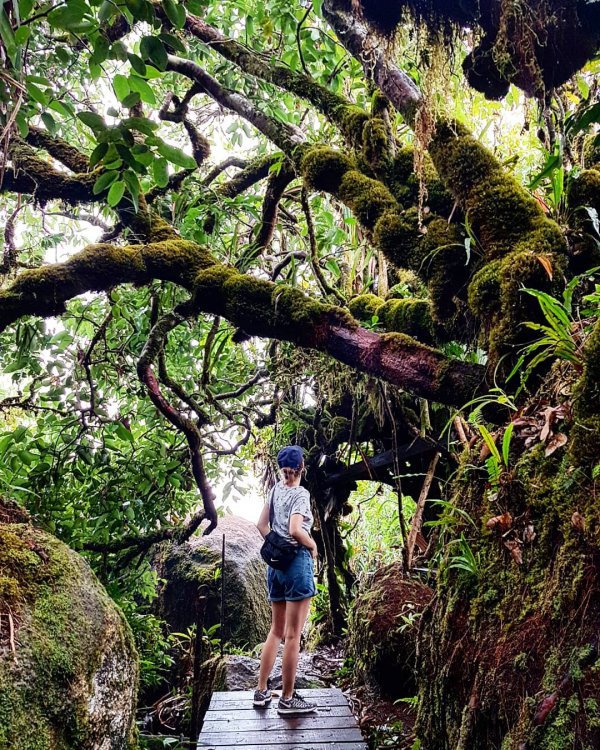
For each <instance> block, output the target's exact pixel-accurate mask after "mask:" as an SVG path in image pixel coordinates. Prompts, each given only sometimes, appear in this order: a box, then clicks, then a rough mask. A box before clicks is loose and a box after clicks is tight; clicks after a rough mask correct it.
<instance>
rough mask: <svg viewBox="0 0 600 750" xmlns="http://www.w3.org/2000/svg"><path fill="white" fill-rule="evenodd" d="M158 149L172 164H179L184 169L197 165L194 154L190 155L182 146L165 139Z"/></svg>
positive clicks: (193, 167)
mask: <svg viewBox="0 0 600 750" xmlns="http://www.w3.org/2000/svg"><path fill="white" fill-rule="evenodd" d="M156 150H157V151H158V153H159V154H160V155H161V156H164V157H165V159H168V160H169V161H170V162H171V164H177V166H178V167H183V168H184V169H195V168H196V166H197V165H196V160H195V159H194V157H193V156H188V155H187V154H186V153H184V152H183V151H182V150H181V149H180V148H177V147H176V146H171V145H170V144H168V143H165V142H164V141H161V142H160V143H159V144H158V146H157V149H156Z"/></svg>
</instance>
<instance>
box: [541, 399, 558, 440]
mask: <svg viewBox="0 0 600 750" xmlns="http://www.w3.org/2000/svg"><path fill="white" fill-rule="evenodd" d="M555 416H556V410H555V409H553V408H552V407H551V406H549V407H548V408H547V409H544V426H543V427H542V431H541V432H540V440H541V441H542V443H545V442H546V440H547V439H548V437H549V435H550V433H551V432H552V424H553V423H554V418H555Z"/></svg>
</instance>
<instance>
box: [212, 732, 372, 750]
mask: <svg viewBox="0 0 600 750" xmlns="http://www.w3.org/2000/svg"><path fill="white" fill-rule="evenodd" d="M328 742H329V743H331V742H334V743H335V742H336V743H344V742H362V735H361V733H360V729H359V728H358V727H353V728H352V729H297V730H286V729H280V730H278V731H274V732H262V731H251V732H223V734H220V733H218V732H204V731H202V732H201V734H200V739H199V740H198V747H199V748H210V747H227V746H229V747H237V748H247V747H248V746H249V745H258V746H260V747H268V748H269V749H270V750H275V748H271V746H272V745H277V746H278V748H279V746H280V745H282V744H284V745H285V744H288V745H289V744H291V745H292V746H293V747H296V748H298V747H300V746H301V745H302V744H303V743H305V744H307V745H308V747H309V748H311V749H312V748H314V747H315V746H316V745H319V744H324V745H326V744H327V743H328Z"/></svg>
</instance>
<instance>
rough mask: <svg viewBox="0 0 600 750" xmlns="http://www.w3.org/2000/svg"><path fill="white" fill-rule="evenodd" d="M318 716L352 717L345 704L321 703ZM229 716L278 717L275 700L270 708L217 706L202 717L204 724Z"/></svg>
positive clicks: (247, 705) (245, 703) (246, 704)
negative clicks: (328, 704)
mask: <svg viewBox="0 0 600 750" xmlns="http://www.w3.org/2000/svg"><path fill="white" fill-rule="evenodd" d="M318 713H319V714H327V716H352V711H350V707H349V706H348V704H347V703H346V702H344V705H343V706H324V705H323V704H322V703H320V704H319V710H318ZM229 716H231V717H233V716H239V717H240V718H242V719H243V718H247V719H250V718H254V717H258V716H271V717H272V716H279V714H278V713H277V700H273V701H271V705H270V706H265V707H264V708H263V707H262V706H259V707H257V706H253V705H252V704H251V703H247V702H244V703H239V704H237V703H228V704H227V706H219V707H218V708H216V709H213V708H211V709H209V710H208V711H207V712H206V715H205V717H204V723H205V724H206V722H207V721H217V720H219V719H223V718H228V717H229Z"/></svg>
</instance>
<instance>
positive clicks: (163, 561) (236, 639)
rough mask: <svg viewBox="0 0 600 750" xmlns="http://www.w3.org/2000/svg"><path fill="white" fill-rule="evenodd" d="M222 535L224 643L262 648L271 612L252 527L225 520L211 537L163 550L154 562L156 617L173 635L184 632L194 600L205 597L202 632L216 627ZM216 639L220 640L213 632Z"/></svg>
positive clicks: (238, 520)
mask: <svg viewBox="0 0 600 750" xmlns="http://www.w3.org/2000/svg"><path fill="white" fill-rule="evenodd" d="M223 534H225V617H224V627H223V636H224V639H225V640H226V641H229V642H230V643H232V644H234V645H236V646H240V647H246V648H253V647H254V646H256V645H257V644H258V643H262V642H263V641H264V640H265V638H266V637H267V634H268V632H269V628H270V624H271V608H270V605H269V602H268V600H267V586H266V565H265V563H264V562H263V561H262V558H261V556H260V548H261V545H262V538H261V536H260V534H259V532H258V530H257V528H256V526H255V525H254V524H253V523H250V521H246V520H245V519H244V518H238V517H237V516H226V517H225V518H223V519H221V520H220V521H219V526H218V527H217V529H216V531H214V532H213V533H212V534H211V535H210V536H207V537H206V536H195V537H192V538H191V539H190V540H189V541H187V542H185V543H184V544H182V545H173V544H172V543H168V544H165V545H162V546H161V548H160V549H158V550H157V552H156V553H155V556H154V565H155V567H156V569H157V572H158V575H159V577H160V578H162V579H163V580H164V584H163V585H162V587H161V590H160V593H159V597H158V600H157V614H158V616H159V617H161V618H163V619H164V620H166V622H167V623H168V624H169V627H170V628H171V630H172V631H174V632H185V631H186V629H187V628H188V627H190V626H191V625H194V624H195V622H196V602H197V600H198V596H200V595H205V596H206V597H207V605H206V613H205V617H204V626H205V627H206V628H208V627H210V626H212V625H216V624H218V623H219V622H220V607H221V580H220V577H219V570H220V567H221V545H222V540H223ZM216 635H220V634H219V632H218V631H217V633H216Z"/></svg>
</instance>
